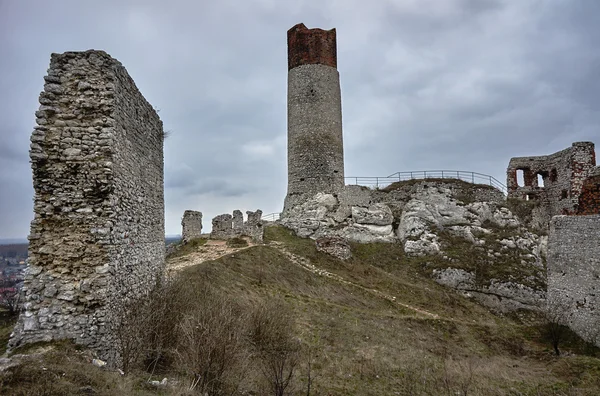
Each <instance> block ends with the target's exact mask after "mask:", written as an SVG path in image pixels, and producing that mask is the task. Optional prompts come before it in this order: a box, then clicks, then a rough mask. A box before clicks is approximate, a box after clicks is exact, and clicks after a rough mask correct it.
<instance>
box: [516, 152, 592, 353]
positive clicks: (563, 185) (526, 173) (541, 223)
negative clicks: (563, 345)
mask: <svg viewBox="0 0 600 396" xmlns="http://www.w3.org/2000/svg"><path fill="white" fill-rule="evenodd" d="M519 170H520V171H522V172H523V178H524V185H523V186H519V185H518V181H517V171H519ZM538 175H539V176H538ZM538 177H541V178H542V180H543V186H540V185H539V183H538ZM507 185H508V197H509V198H518V199H528V200H534V201H535V202H536V204H537V206H536V207H534V209H533V219H534V220H533V225H534V226H536V227H538V228H540V229H548V259H547V287H548V292H547V300H548V301H549V302H550V305H554V306H549V309H551V310H556V309H562V310H564V311H565V312H564V316H565V319H564V320H565V321H566V322H565V323H563V324H568V325H569V327H571V328H572V329H573V330H574V331H575V332H576V333H577V334H579V335H580V336H581V337H582V338H584V339H586V340H587V341H590V342H595V343H596V344H600V310H598V309H597V307H598V305H599V304H600V293H599V292H600V244H599V243H598V241H599V240H600V167H597V166H596V155H595V151H594V144H593V143H591V142H575V143H573V145H572V146H571V147H570V148H567V149H565V150H562V151H559V152H557V153H554V154H551V155H547V156H540V157H519V158H512V159H511V160H510V163H509V166H508V170H507Z"/></svg>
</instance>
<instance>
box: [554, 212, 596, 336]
mask: <svg viewBox="0 0 600 396" xmlns="http://www.w3.org/2000/svg"><path fill="white" fill-rule="evenodd" d="M598 241H600V215H591V216H585V215H582V216H555V217H554V218H553V219H552V222H551V224H550V230H549V234H548V300H549V301H560V302H561V305H562V306H563V308H564V309H565V310H566V312H567V315H565V316H566V317H567V319H568V322H569V326H570V327H571V328H572V329H573V330H574V331H575V332H576V333H577V334H579V335H580V336H581V337H582V338H584V339H586V340H588V341H595V342H596V344H600V244H599V243H598Z"/></svg>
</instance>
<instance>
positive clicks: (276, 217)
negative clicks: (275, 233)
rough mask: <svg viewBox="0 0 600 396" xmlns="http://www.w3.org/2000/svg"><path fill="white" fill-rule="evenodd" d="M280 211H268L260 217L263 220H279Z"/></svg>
mask: <svg viewBox="0 0 600 396" xmlns="http://www.w3.org/2000/svg"><path fill="white" fill-rule="evenodd" d="M280 215H281V213H278V212H275V213H269V214H266V215H264V216H263V217H262V219H263V220H267V221H277V220H279V217H280Z"/></svg>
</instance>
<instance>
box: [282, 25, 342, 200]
mask: <svg viewBox="0 0 600 396" xmlns="http://www.w3.org/2000/svg"><path fill="white" fill-rule="evenodd" d="M287 38H288V191H287V197H286V200H285V206H284V212H286V211H287V210H288V209H290V208H291V207H293V206H295V205H296V204H298V203H300V202H302V200H303V198H307V197H310V196H313V195H314V194H316V193H318V192H324V193H329V194H334V195H335V194H337V193H338V192H340V191H341V190H342V189H343V188H344V148H343V139H342V102H341V93H340V78H339V73H338V71H337V50H336V34H335V29H331V30H322V29H307V28H306V26H304V24H302V23H301V24H298V25H296V26H294V27H293V28H291V29H290V30H288V32H287Z"/></svg>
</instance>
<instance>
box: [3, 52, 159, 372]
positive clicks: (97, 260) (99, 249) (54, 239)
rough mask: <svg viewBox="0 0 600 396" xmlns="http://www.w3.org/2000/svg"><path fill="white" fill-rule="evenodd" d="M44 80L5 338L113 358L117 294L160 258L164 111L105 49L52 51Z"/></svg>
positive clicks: (134, 289) (139, 290)
mask: <svg viewBox="0 0 600 396" xmlns="http://www.w3.org/2000/svg"><path fill="white" fill-rule="evenodd" d="M45 79H46V84H45V87H44V91H43V92H42V93H41V94H40V104H41V106H40V108H39V110H38V112H37V113H36V117H37V123H38V126H37V127H36V128H35V130H34V132H33V133H32V135H31V142H32V144H31V150H30V158H31V167H32V170H33V184H34V190H35V197H34V215H35V217H34V219H33V221H32V222H31V232H30V235H29V259H28V260H29V270H28V272H27V274H26V277H25V284H24V290H25V304H24V307H25V311H24V312H23V314H22V315H21V317H20V319H19V321H18V323H17V325H16V327H15V331H14V333H13V337H12V338H11V340H10V346H11V347H15V346H18V345H20V344H23V343H30V342H36V341H44V340H51V339H61V338H70V339H73V340H75V341H76V342H77V343H80V344H83V345H86V346H88V347H90V348H92V349H94V350H95V351H96V352H97V353H98V354H99V356H100V357H102V358H103V359H104V360H107V361H110V362H112V363H116V362H118V359H119V357H118V356H117V355H116V348H115V345H116V342H117V339H116V337H115V333H114V331H115V326H116V324H117V323H119V315H120V313H121V312H122V307H123V305H124V304H127V303H128V302H129V301H131V300H133V299H135V298H138V297H141V296H143V295H145V294H146V293H148V292H149V291H150V290H151V288H152V287H153V286H154V285H155V284H156V281H157V279H158V278H160V277H161V276H162V273H163V269H164V250H165V244H164V197H163V139H164V135H163V129H162V122H161V121H160V119H159V117H158V115H157V114H156V112H155V111H154V110H153V108H152V106H151V105H150V104H149V103H148V102H147V101H146V100H145V99H144V97H143V96H142V95H141V93H140V92H139V91H138V89H137V88H136V86H135V83H134V82H133V80H132V79H131V77H130V76H129V75H128V74H127V71H126V70H125V68H124V67H123V66H122V65H121V64H120V63H119V62H118V61H117V60H115V59H113V58H111V57H110V56H109V55H108V54H106V53H105V52H103V51H92V50H90V51H85V52H66V53H64V54H52V58H51V62H50V68H49V69H48V76H46V78H45Z"/></svg>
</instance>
